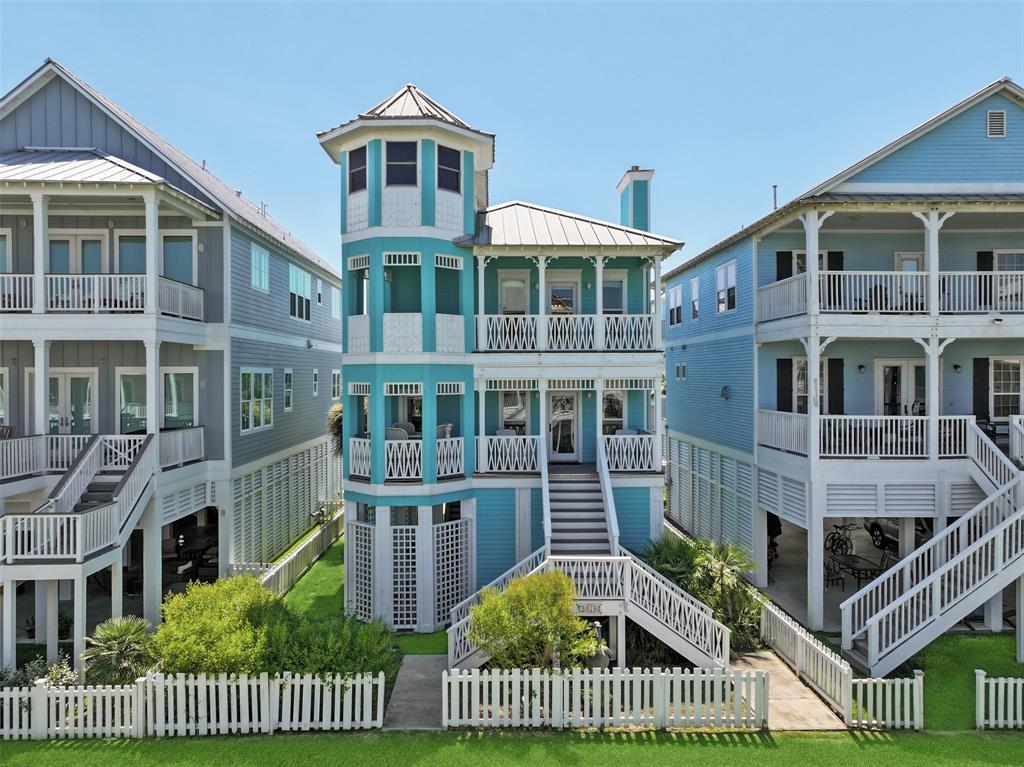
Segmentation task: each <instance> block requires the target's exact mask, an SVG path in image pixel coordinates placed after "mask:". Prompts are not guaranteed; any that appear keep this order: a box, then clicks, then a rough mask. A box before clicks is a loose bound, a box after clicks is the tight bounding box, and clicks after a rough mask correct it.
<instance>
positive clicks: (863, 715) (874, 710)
mask: <svg viewBox="0 0 1024 767" xmlns="http://www.w3.org/2000/svg"><path fill="white" fill-rule="evenodd" d="M846 724H847V726H848V727H857V728H864V729H866V728H871V729H876V730H920V729H923V728H924V672H922V671H915V672H914V675H913V676H912V677H904V678H901V679H854V680H852V683H851V691H850V715H849V718H848V719H847V722H846Z"/></svg>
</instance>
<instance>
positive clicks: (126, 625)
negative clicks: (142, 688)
mask: <svg viewBox="0 0 1024 767" xmlns="http://www.w3.org/2000/svg"><path fill="white" fill-rule="evenodd" d="M86 643H87V645H88V647H86V649H85V650H84V651H83V652H82V662H83V663H84V664H85V678H86V681H87V682H88V683H89V684H131V683H132V682H134V681H135V680H136V679H138V678H139V677H140V676H144V675H145V673H146V672H147V671H148V670H149V669H150V668H151V667H152V665H153V649H152V648H153V638H152V637H151V636H150V635H149V622H148V621H146V620H144V619H142V618H137V617H135V616H133V615H129V616H125V617H124V618H111V619H110V620H108V621H104V622H103V623H101V624H100V625H98V626H97V627H96V631H95V633H94V634H93V635H92V636H91V637H87V638H86Z"/></svg>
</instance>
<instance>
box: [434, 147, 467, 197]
mask: <svg viewBox="0 0 1024 767" xmlns="http://www.w3.org/2000/svg"><path fill="white" fill-rule="evenodd" d="M461 175H462V155H461V154H460V153H459V150H458V149H452V148H450V147H446V146H438V147H437V188H438V189H447V190H448V191H450V192H460V191H462V186H461V184H460V181H461V179H460V176H461Z"/></svg>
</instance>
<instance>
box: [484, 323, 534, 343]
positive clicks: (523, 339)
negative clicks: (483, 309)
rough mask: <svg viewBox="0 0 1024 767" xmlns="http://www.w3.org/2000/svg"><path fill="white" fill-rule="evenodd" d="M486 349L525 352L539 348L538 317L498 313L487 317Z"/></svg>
mask: <svg viewBox="0 0 1024 767" xmlns="http://www.w3.org/2000/svg"><path fill="white" fill-rule="evenodd" d="M486 324H487V329H486V330H487V332H486V334H485V347H484V348H485V349H486V350H488V351H494V352H509V351H517V352H525V351H535V350H536V349H537V318H536V317H532V316H524V315H497V316H491V317H487V318H486Z"/></svg>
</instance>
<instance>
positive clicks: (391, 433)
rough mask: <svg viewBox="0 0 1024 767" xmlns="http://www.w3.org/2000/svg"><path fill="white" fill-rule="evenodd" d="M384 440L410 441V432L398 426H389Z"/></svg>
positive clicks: (385, 431)
mask: <svg viewBox="0 0 1024 767" xmlns="http://www.w3.org/2000/svg"><path fill="white" fill-rule="evenodd" d="M384 439H387V440H392V439H409V432H407V431H406V430H405V429H400V428H399V427H397V426H389V427H387V428H386V429H385V430H384Z"/></svg>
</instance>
